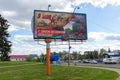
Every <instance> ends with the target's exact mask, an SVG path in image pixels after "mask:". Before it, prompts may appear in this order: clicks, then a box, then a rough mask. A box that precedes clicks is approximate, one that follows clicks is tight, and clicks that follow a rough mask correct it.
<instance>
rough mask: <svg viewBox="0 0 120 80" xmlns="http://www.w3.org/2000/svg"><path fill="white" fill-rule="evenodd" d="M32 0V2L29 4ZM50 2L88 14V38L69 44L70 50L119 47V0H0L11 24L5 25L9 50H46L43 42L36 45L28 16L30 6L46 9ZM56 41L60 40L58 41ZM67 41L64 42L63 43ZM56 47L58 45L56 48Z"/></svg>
mask: <svg viewBox="0 0 120 80" xmlns="http://www.w3.org/2000/svg"><path fill="white" fill-rule="evenodd" d="M31 2H32V4H31ZM49 4H51V7H50V10H51V11H62V12H73V10H74V7H78V6H79V7H80V9H76V10H75V13H85V14H87V30H88V31H87V32H88V40H86V42H84V43H82V44H81V43H80V42H79V43H76V44H73V45H71V46H72V48H71V52H72V51H77V52H80V51H81V52H84V51H86V50H94V49H96V50H99V49H101V48H105V49H108V48H110V49H111V50H115V49H119V47H120V31H119V30H120V26H119V25H120V1H119V0H73V1H72V0H46V2H43V1H41V0H39V1H38V0H37V1H36V0H34V1H33V0H0V14H2V16H3V17H5V18H6V19H7V20H8V21H9V24H10V25H11V26H10V27H9V29H8V31H9V32H10V35H11V37H10V38H9V39H10V40H11V41H12V43H13V46H12V53H11V54H32V53H36V54H41V53H44V54H45V47H46V46H44V45H45V43H44V42H42V41H41V42H40V44H42V45H40V44H39V45H38V43H37V42H35V41H34V39H33V33H32V30H31V19H32V16H33V10H34V9H37V10H46V9H47V6H48V5H49ZM53 44H55V42H54V41H53V42H52V43H51V52H54V51H57V52H59V51H68V45H54V46H53ZM56 44H62V43H61V42H59V43H56ZM64 44H67V43H64ZM58 48H59V49H58Z"/></svg>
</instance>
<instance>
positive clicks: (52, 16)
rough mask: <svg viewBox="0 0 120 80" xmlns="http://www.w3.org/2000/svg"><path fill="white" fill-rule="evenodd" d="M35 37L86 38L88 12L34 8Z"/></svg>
mask: <svg viewBox="0 0 120 80" xmlns="http://www.w3.org/2000/svg"><path fill="white" fill-rule="evenodd" d="M33 23H34V24H33V29H34V30H33V31H34V39H45V38H51V39H69V40H86V39H87V25H86V14H80V13H66V12H55V11H43V10H34V20H33Z"/></svg>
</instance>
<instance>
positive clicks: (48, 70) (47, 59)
mask: <svg viewBox="0 0 120 80" xmlns="http://www.w3.org/2000/svg"><path fill="white" fill-rule="evenodd" d="M45 42H46V75H50V42H51V39H45Z"/></svg>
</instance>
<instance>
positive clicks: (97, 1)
mask: <svg viewBox="0 0 120 80" xmlns="http://www.w3.org/2000/svg"><path fill="white" fill-rule="evenodd" d="M81 3H90V4H91V5H93V6H95V7H101V8H104V7H106V6H107V5H113V6H119V5H120V0H75V2H73V4H75V5H80V4H81Z"/></svg>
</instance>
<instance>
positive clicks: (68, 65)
mask: <svg viewBox="0 0 120 80" xmlns="http://www.w3.org/2000/svg"><path fill="white" fill-rule="evenodd" d="M68 48H69V52H68V66H69V65H70V49H71V46H70V40H68Z"/></svg>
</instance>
